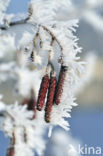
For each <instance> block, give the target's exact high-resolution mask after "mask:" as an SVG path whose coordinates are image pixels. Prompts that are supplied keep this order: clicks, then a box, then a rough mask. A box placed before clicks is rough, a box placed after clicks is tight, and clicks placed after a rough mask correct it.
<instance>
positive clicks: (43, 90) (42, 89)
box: [37, 73, 50, 111]
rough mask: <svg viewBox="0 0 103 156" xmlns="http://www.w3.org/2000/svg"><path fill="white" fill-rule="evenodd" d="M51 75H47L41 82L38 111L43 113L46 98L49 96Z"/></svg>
mask: <svg viewBox="0 0 103 156" xmlns="http://www.w3.org/2000/svg"><path fill="white" fill-rule="evenodd" d="M49 80H50V78H49V74H48V73H47V74H45V75H44V76H43V78H42V81H41V86H40V90H39V94H38V100H37V110H39V111H41V110H42V109H43V106H44V103H45V98H46V94H47V90H48V87H49Z"/></svg>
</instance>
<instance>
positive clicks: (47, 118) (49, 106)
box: [45, 76, 56, 122]
mask: <svg viewBox="0 0 103 156" xmlns="http://www.w3.org/2000/svg"><path fill="white" fill-rule="evenodd" d="M55 88H56V78H55V77H52V76H51V78H50V83H49V90H48V96H47V102H46V107H45V121H46V122H50V114H51V111H52V106H53V99H54V94H55Z"/></svg>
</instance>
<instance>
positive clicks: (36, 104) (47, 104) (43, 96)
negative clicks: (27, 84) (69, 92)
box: [7, 59, 68, 156]
mask: <svg viewBox="0 0 103 156" xmlns="http://www.w3.org/2000/svg"><path fill="white" fill-rule="evenodd" d="M61 60H62V59H61ZM60 62H62V63H61V69H60V73H59V77H58V80H57V78H56V71H55V69H54V66H53V64H52V63H51V62H49V63H48V64H47V67H46V71H45V74H44V76H43V77H42V80H41V84H40V88H39V92H38V97H37V100H36V98H35V93H34V91H33V89H31V93H30V97H27V98H25V99H24V101H23V103H22V105H25V104H27V109H28V110H32V111H33V112H34V116H33V118H32V119H31V120H33V119H35V118H36V110H38V111H42V110H45V116H44V120H45V122H46V123H49V122H50V116H51V111H52V107H53V105H59V104H60V100H61V96H62V92H63V84H64V81H65V78H66V73H67V70H68V66H65V65H64V64H63V61H60ZM15 139H16V138H15V135H14V134H12V138H11V147H10V148H9V149H8V150H7V156H14V155H15V150H14V147H15ZM24 140H25V141H26V134H25V133H24Z"/></svg>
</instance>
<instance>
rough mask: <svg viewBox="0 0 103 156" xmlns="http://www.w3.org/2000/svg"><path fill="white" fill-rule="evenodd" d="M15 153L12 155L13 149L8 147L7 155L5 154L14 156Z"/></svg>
mask: <svg viewBox="0 0 103 156" xmlns="http://www.w3.org/2000/svg"><path fill="white" fill-rule="evenodd" d="M14 155H15V153H14V147H10V148H8V149H7V153H6V156H14Z"/></svg>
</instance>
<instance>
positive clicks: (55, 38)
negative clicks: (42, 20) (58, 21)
mask: <svg viewBox="0 0 103 156" xmlns="http://www.w3.org/2000/svg"><path fill="white" fill-rule="evenodd" d="M41 27H42V28H43V29H44V30H45V31H47V32H48V33H49V34H50V35H51V36H52V38H53V39H54V40H55V41H56V42H57V43H58V45H59V46H60V49H61V51H63V47H62V45H61V43H60V42H59V40H58V39H57V37H56V36H55V35H54V34H53V32H52V31H50V30H49V29H48V28H47V27H45V26H41Z"/></svg>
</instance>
